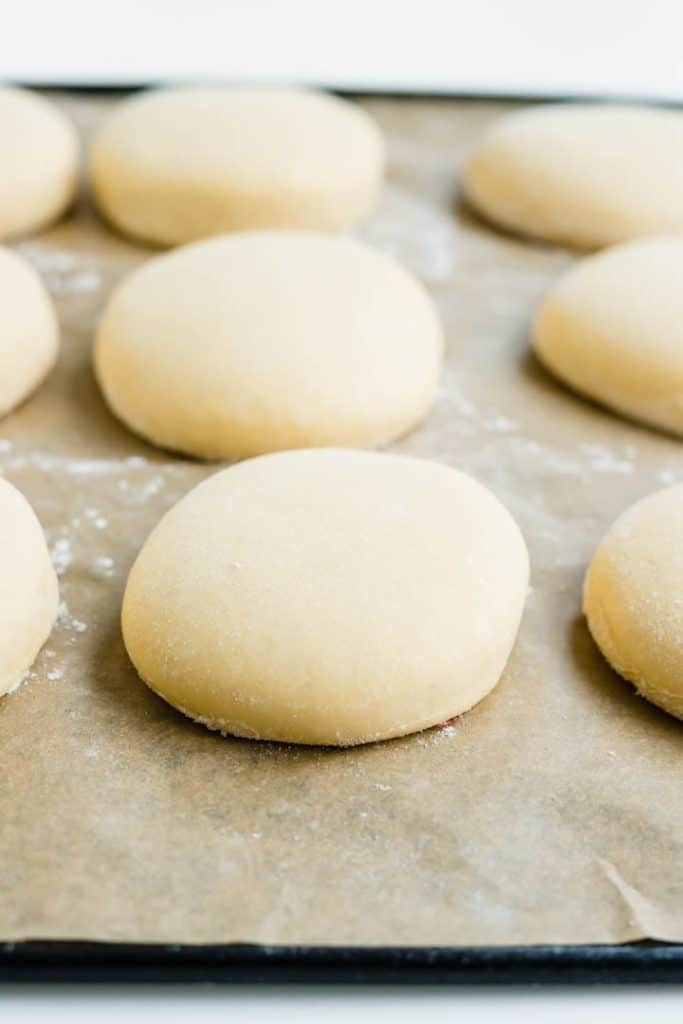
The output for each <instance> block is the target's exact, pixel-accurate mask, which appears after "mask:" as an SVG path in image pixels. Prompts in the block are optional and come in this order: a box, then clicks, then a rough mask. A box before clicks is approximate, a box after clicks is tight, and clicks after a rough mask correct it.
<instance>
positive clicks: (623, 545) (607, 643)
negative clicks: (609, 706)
mask: <svg viewBox="0 0 683 1024" xmlns="http://www.w3.org/2000/svg"><path fill="white" fill-rule="evenodd" d="M584 611H585V613H586V616H587V618H588V625H589V627H590V631H591V633H592V634H593V637H594V639H595V641H596V643H597V645H598V647H599V648H600V650H601V651H602V653H603V654H604V656H605V657H606V658H607V660H608V661H609V663H610V664H611V665H612V667H613V668H614V669H616V671H617V672H619V673H620V674H621V675H622V676H624V678H625V679H628V680H630V681H631V682H632V683H633V684H634V685H635V687H636V689H637V690H638V692H639V693H640V694H641V696H643V697H645V698H647V700H649V701H652V703H653V704H658V705H659V707H661V708H664V710H665V711H668V712H669V713H670V714H672V715H676V716H677V717H678V718H683V484H677V485H676V486H675V487H668V488H667V489H666V490H663V491H658V492H657V493H656V494H652V495H650V496H649V497H647V498H644V499H643V500H642V501H639V502H637V503H636V504H635V505H632V506H631V508H629V509H628V510H627V511H626V512H624V513H623V514H622V515H621V516H619V518H618V519H617V520H616V522H615V523H614V524H613V525H612V526H611V527H610V529H609V530H608V531H607V534H606V535H605V537H604V538H603V540H602V542H601V544H600V546H599V547H598V550H597V552H596V553H595V556H594V558H593V561H592V563H591V566H590V569H589V570H588V575H587V576H586V582H585V585H584Z"/></svg>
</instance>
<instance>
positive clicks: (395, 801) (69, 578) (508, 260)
mask: <svg viewBox="0 0 683 1024" xmlns="http://www.w3.org/2000/svg"><path fill="white" fill-rule="evenodd" d="M59 101H60V103H61V104H62V105H63V106H64V108H65V109H66V110H68V111H69V113H70V114H72V115H73V116H74V117H75V118H76V120H77V121H78V123H79V125H80V126H81V127H82V129H83V132H84V134H86V135H87V133H88V131H89V130H90V129H91V128H92V126H93V125H94V124H95V123H96V122H97V120H98V119H99V117H100V116H101V115H102V114H104V113H105V111H106V109H107V108H108V107H110V106H111V105H112V104H113V102H115V101H114V100H113V99H112V98H102V97H78V96H62V97H59ZM363 105H364V106H366V107H367V109H369V110H370V111H371V113H372V114H373V115H374V116H375V117H376V118H377V119H378V121H379V123H380V125H381V127H382V128H383V130H384V131H385V133H386V135H387V138H388V141H389V148H390V173H389V184H388V187H387V189H386V193H385V196H384V199H383V202H382V206H381V208H380V210H379V211H378V213H377V215H376V216H375V217H374V218H373V220H372V222H371V223H370V224H369V225H368V226H367V227H366V228H365V229H363V231H362V232H361V234H362V235H363V236H364V237H365V238H366V239H367V240H368V241H369V242H370V243H371V244H373V245H376V246H378V247H379V248H382V249H384V250H385V251H389V252H392V253H394V254H395V255H397V256H398V257H399V258H400V259H402V260H403V261H404V262H405V263H406V264H407V265H408V266H409V267H411V268H412V269H413V270H414V271H415V272H416V273H417V274H418V275H419V276H420V277H421V278H422V279H423V280H424V281H425V282H426V283H427V284H428V285H429V287H430V288H431V290H432V292H433V294H434V297H435V299H436V301H437V303H438V305H439V308H440V311H441V315H442V317H443V319H444V322H445V325H446V334H447V347H448V358H447V366H446V370H445V373H444V377H443V383H442V388H441V392H440V396H439V400H438V402H437V404H436V407H435V409H434V410H433V412H432V414H431V416H430V418H429V420H428V421H427V422H426V423H425V424H424V426H423V427H422V428H421V429H420V430H418V431H416V432H415V433H414V434H412V435H411V436H410V437H408V438H406V439H404V440H402V441H401V442H399V443H397V444H395V445H392V446H391V447H392V450H396V451H402V452H405V453H409V454H412V455H415V456H419V457H424V458H431V459H436V460H438V461H441V462H444V463H447V464H450V465H453V466H458V467H461V468H463V469H465V470H467V471H468V472H470V473H472V474H473V475H475V476H476V477H477V478H478V479H480V480H481V481H483V482H484V483H486V484H487V485H488V486H489V487H491V488H492V490H493V491H494V492H495V493H496V494H497V495H498V496H499V497H500V498H501V499H502V500H503V501H504V502H505V503H506V504H507V506H508V507H509V508H510V510H511V511H512V512H513V514H514V515H515V516H516V518H517V519H518V521H519V523H520V525H521V527H522V529H523V531H524V534H525V537H526V539H527V543H528V545H529V548H530V552H531V560H532V586H531V590H530V594H529V599H528V603H527V610H526V614H525V617H524V622H523V625H522V629H521V632H520V636H519V640H518V643H517V645H516V648H515V651H514V653H513V655H512V658H511V660H510V663H509V666H508V669H507V670H506V672H505V675H504V677H503V680H502V682H501V683H500V685H499V686H498V687H497V689H496V690H495V691H494V692H493V694H492V695H491V696H490V697H488V698H487V699H486V700H485V701H484V702H483V703H482V704H481V705H479V706H478V707H477V708H475V709H474V710H473V711H471V712H469V713H468V714H466V715H465V716H463V717H462V718H461V719H459V720H458V721H457V722H455V723H454V724H452V725H449V726H447V727H445V728H441V729H434V730H431V731H429V732H426V733H423V734H421V735H418V736H413V737H408V738H405V739H400V740H395V741H392V742H390V743H385V744H379V745H374V746H367V747H361V748H355V749H351V750H343V751H342V750H314V749H307V748H296V747H287V746H283V745H276V744H259V743H253V742H249V741H242V740H232V739H224V738H222V737H220V736H217V735H216V734H212V733H210V732H208V731H206V730H205V729H203V728H201V727H200V726H196V725H193V724H192V723H191V722H190V721H188V720H187V719H185V718H183V717H182V716H181V715H179V714H177V713H176V712H174V711H173V710H172V709H171V708H169V707H168V706H166V705H165V704H164V703H163V702H162V701H161V700H159V699H158V698H156V697H155V696H154V695H153V694H152V693H151V692H150V691H149V690H147V688H146V687H145V686H143V685H142V683H140V682H139V680H138V679H137V677H136V674H135V672H134V670H133V669H132V667H131V666H130V665H129V663H128V661H127V658H126V655H125V651H124V648H123V644H122V641H121V635H120V631H119V626H118V615H119V607H120V601H121V596H122V591H123V587H124V584H125V578H126V573H127V571H128V568H129V567H130V564H131V562H132V560H133V558H134V557H135V554H136V552H137V551H138V549H139V547H140V545H141V544H142V542H143V540H144V538H145V537H146V535H147V533H148V532H149V530H150V529H151V528H152V527H153V525H154V524H155V523H156V522H157V520H158V519H159V517H160V515H161V514H162V513H163V512H164V511H165V510H166V509H167V508H168V507H169V506H170V505H172V504H173V503H174V502H175V501H177V500H178V499H179V498H180V497H181V496H182V495H183V494H184V493H185V492H186V491H187V490H188V489H189V488H190V487H191V486H193V485H194V484H195V483H197V482H198V481H199V480H200V479H202V478H203V477H204V476H206V475H207V474H209V473H211V472H213V471H215V469H216V468H218V466H217V465H216V464H212V465H205V464H200V463H195V462H190V461H187V460H184V459H180V458H173V457H170V456H169V455H168V454H167V453H164V452H160V451H157V450H155V449H153V448H151V447H149V446H147V445H145V444H144V443H143V442H142V441H140V440H139V439H137V438H135V437H133V436H132V435H131V434H129V433H128V432H127V431H126V430H125V429H124V428H123V427H121V426H119V425H118V424H117V423H116V421H115V420H114V419H113V418H112V417H111V415H110V414H109V413H108V412H107V410H106V408H105V406H104V404H103V402H102V400H101V398H100V396H99V394H98V391H97V387H96V385H95V383H94V381H93V378H92V374H91V371H90V366H89V352H90V346H91V342H92V334H93V329H94V326H95V324H96V322H97V318H98V316H99V313H100V311H101V308H102V305H103V303H104V301H105V300H106V297H107V295H108V294H109V292H110V291H111V288H112V287H113V285H114V284H115V283H116V282H117V281H118V280H119V279H120V277H121V275H122V274H124V273H125V272H126V271H127V270H128V269H130V268H131V267H133V266H135V265H138V264H139V263H141V262H142V261H143V260H144V259H146V258H147V257H148V256H149V252H148V251H145V250H143V249H140V248H137V247H135V246H133V245H130V244H129V243H127V242H125V241H123V240H121V239H118V238H116V237H115V236H113V235H111V234H110V233H109V232H108V231H107V229H106V228H105V227H103V226H102V225H101V224H99V222H98V221H97V219H96V218H95V217H94V215H93V214H92V213H91V212H90V210H89V209H88V206H87V202H86V201H84V202H82V203H81V206H80V207H79V209H78V211H77V212H76V214H75V215H74V216H73V217H72V218H70V219H69V220H67V221H65V222H63V223H62V224H60V225H58V226H57V227H55V228H53V229H52V230H50V231H49V232H47V233H46V234H44V235H42V236H41V237H40V238H34V239H30V240H27V241H25V242H22V243H20V244H19V245H18V246H17V248H18V249H19V250H20V251H21V252H22V253H24V255H25V256H26V257H27V258H28V259H30V260H31V262H32V263H33V264H34V265H35V266H36V267H37V268H38V270H39V271H40V272H41V274H42V275H43V278H44V280H45V281H46V283H47V285H48V287H49V288H50V290H51V292H52V294H53V296H54V298H55V300H56V302H57V305H58V308H59V313H60V320H61V325H62V353H61V357H60V361H59V365H58V367H57V369H56V371H55V372H54V373H53V374H52V376H51V377H50V379H49V381H48V382H47V383H46V384H45V385H44V386H43V388H41V390H40V391H39V392H38V393H37V394H36V395H35V396H34V397H33V398H32V399H31V400H29V401H28V402H27V403H26V404H25V405H24V406H23V407H22V408H21V409H19V410H18V411H17V412H15V413H14V414H12V415H11V416H9V417H7V418H6V419H5V420H3V421H2V422H1V423H0V467H1V468H2V472H3V474H4V475H5V476H6V477H7V478H8V479H9V480H11V481H12V482H13V483H15V484H16V485H17V486H18V487H20V488H21V489H22V490H23V491H24V493H25V494H26V495H27V496H28V498H29V499H30V501H31V502H32V503H33V505H34V507H35V509H36V511H37V513H38V515H39V517H40V519H41V521H42V523H43V525H44V527H45V529H46V532H47V535H48V539H49V543H50V547H51V550H52V553H53V558H54V561H55V564H56V566H57V568H58V571H59V574H60V583H61V589H62V606H61V610H60V617H59V621H58V623H57V625H56V627H55V629H54V631H53V634H52V636H51V637H50V639H49V641H48V643H47V644H46V646H45V648H44V650H43V651H42V653H41V655H40V656H39V658H38V660H37V661H36V664H35V666H34V668H33V670H32V672H31V674H30V676H29V678H28V679H27V680H26V681H25V682H24V684H23V685H22V687H21V688H20V689H19V690H18V691H17V692H16V693H14V694H12V695H11V696H9V697H7V698H5V699H3V700H2V701H0V939H4V940H10V941H14V940H20V939H35V938H41V939H98V940H109V941H130V942H162V943H227V942H245V941H246V942H260V943H273V944H278V943H284V944H307V945H324V944H340V945H343V944H346V945H411V946H417V945H433V946H437V945H441V946H454V945H455V946H458V945H512V944H531V943H589V942H592V943H602V942H619V941H626V940H633V939H639V938H643V937H651V938H659V939H666V940H681V939H683V876H682V873H681V871H680V863H681V849H682V846H683V809H682V808H681V803H680V801H679V799H678V794H679V779H680V771H681V751H682V750H683V725H681V723H679V722H677V721H675V720H674V719H671V718H668V717H667V716H665V715H664V714H663V713H661V712H659V711H657V710H656V709H655V708H653V707H650V706H649V705H647V704H646V703H645V702H644V701H642V700H641V699H640V698H639V697H637V696H636V695H635V693H634V692H633V690H632V688H631V687H630V686H629V685H628V684H626V683H625V682H623V681H621V680H620V679H619V677H618V676H616V675H615V674H614V673H612V672H611V671H610V670H609V669H608V667H607V666H606V664H605V663H604V662H603V661H602V659H601V657H600V655H599V654H598V653H597V651H596V649H595V647H594V646H593V644H592V642H591V640H590V638H589V636H588V633H587V630H586V627H585V624H584V623H583V621H582V620H581V618H580V615H579V608H580V585H581V578H582V575H583V572H584V569H585V566H586V563H587V561H588V559H589V558H590V554H591V552H592V550H593V548H594V546H595V544H596V543H597V541H598V539H599V537H600V535H601V534H602V532H603V531H604V529H605V528H606V527H607V526H608V524H609V523H610V522H611V521H612V519H613V518H614V517H615V516H616V515H617V514H618V513H619V512H620V511H621V510H622V509H623V508H624V507H625V506H626V505H628V504H629V503H631V502H632V501H634V500H635V499H637V498H639V497H641V496H642V495H644V494H646V493H648V492H650V491H652V490H654V489H656V488H657V487H660V486H663V485H665V484H667V483H670V482H673V481H675V480H681V479H683V462H682V461H681V457H680V451H681V449H680V443H678V442H676V441H675V440H672V439H669V438H667V437H665V436H663V435H658V434H655V433H653V432H650V431H648V430H646V429H645V428H642V427H638V426H636V425H631V424H628V423H626V422H624V421H621V420H619V419H617V418H616V417H614V416H612V415H611V414H609V413H607V412H604V411H602V410H600V409H598V408H597V407H594V406H592V405H590V404H589V403H587V402H585V401H583V400H581V399H579V398H576V397H574V396H573V395H571V394H570V393H568V392H566V391H564V390H563V389H562V388H561V387H560V386H559V385H557V384H556V383H555V382H553V381H552V380H551V379H550V377H548V376H547V375H546V374H545V373H544V371H543V370H542V369H541V368H540V367H539V366H538V365H537V364H536V363H535V361H534V360H533V358H531V357H530V356H529V353H528V325H529V320H530V317H531V316H532V314H533V310H534V308H535V306H536V304H537V303H538V300H539V298H540V297H541V295H542V294H543V292H544V289H545V288H546V287H547V286H548V284H549V283H550V282H552V281H553V280H554V279H555V278H556V276H557V274H558V273H559V272H561V271H562V270H563V269H564V268H565V267H566V266H568V265H569V264H570V263H571V262H572V260H573V259H574V258H575V257H574V256H573V255H572V254H570V253H568V252H564V251H561V250H558V249H553V248H548V247H543V246H540V245H534V244H530V243H527V242H522V241H520V240H516V239H513V238H512V237H508V236H504V235H501V234H497V233H495V232H494V231H493V230H491V229H490V228H488V227H487V226H485V225H483V224H482V223H480V222H478V221H476V220H475V218H474V217H473V216H472V215H470V214H468V213H467V212H466V211H464V210H462V209H461V208H460V207H459V205H458V203H457V182H456V177H457V167H458V164H459V162H460V161H461V159H462V157H463V155H464V154H465V152H466V151H467V150H468V148H469V147H470V146H471V144H472V142H473V141H474V140H475V139H476V138H477V137H478V135H479V134H480V132H481V131H482V129H483V128H484V127H485V126H486V125H487V124H488V123H489V122H490V121H491V120H492V119H493V118H494V117H496V116H498V115H499V114H500V113H501V112H503V111H507V110H509V109H511V106H512V105H510V104H508V105H504V104H495V103H479V102H469V103H468V102H456V101H411V100H395V99H394V100H387V99H382V100H377V99H376V100H367V101H364V103H363Z"/></svg>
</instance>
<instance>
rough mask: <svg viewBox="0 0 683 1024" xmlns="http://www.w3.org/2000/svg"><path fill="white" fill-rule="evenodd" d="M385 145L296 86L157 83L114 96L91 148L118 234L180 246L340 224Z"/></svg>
mask: <svg viewBox="0 0 683 1024" xmlns="http://www.w3.org/2000/svg"><path fill="white" fill-rule="evenodd" d="M383 170H384V145H383V142H382V138H381V136H380V134H379V131H378V130H377V128H376V127H375V125H374V123H373V122H372V121H371V119H370V118H369V117H368V115H367V114H365V113H364V111H362V110H361V109H360V108H359V107H357V106H355V105H354V104H352V103H348V102H346V101H345V100H341V99H336V98H335V97H333V96H326V95H324V94H322V93H315V92H306V91H304V90H300V89H284V88H264V87H234V86H227V87H226V86H222V87H213V88H184V89H165V90H159V91H156V92H148V93H146V94H144V95H143V96H142V97H136V98H134V99H132V100H128V101H126V102H125V103H122V104H121V105H120V106H119V108H118V109H117V110H116V111H115V113H114V114H112V115H111V117H109V118H108V120H107V121H105V123H104V124H103V126H102V128H101V130H100V132H99V133H98V135H97V136H96V138H95V141H94V144H93V146H92V150H91V174H92V182H93V188H94V190H95V197H96V199H97V202H98V203H99V206H100V208H101V210H102V212H103V213H104V214H105V216H106V217H108V218H109V220H110V221H111V222H112V223H113V224H114V225H116V227H118V228H119V229H120V230H122V231H124V232H125V233H127V234H129V235H133V236H134V237H137V238H141V239H144V240H146V241H148V242H152V243H157V244H161V245H179V244H181V243H183V242H191V241H194V240H196V239H198V238H203V237H205V236H207V235H216V234H220V233H221V232H224V231H234V230H241V229H244V228H262V227H263V228H268V227H272V228H287V227H300V228H319V229H320V230H324V231H337V230H341V229H344V228H347V227H351V226H353V225H354V224H357V223H358V222H360V221H362V220H363V219H364V218H365V217H366V216H367V215H368V213H369V212H370V211H371V210H372V208H373V206H374V205H375V202H376V200H377V196H378V192H379V188H380V185H381V181H382V176H383Z"/></svg>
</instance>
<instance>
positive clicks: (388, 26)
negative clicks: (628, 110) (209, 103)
mask: <svg viewBox="0 0 683 1024" xmlns="http://www.w3.org/2000/svg"><path fill="white" fill-rule="evenodd" d="M0 78H6V79H9V80H16V81H22V82H25V83H34V84H45V83H49V84H60V83H61V84H70V85H127V84H139V83H144V82H155V81H178V80H184V81H188V80H202V79H203V80H208V79H223V80H267V79H269V80H280V81H297V82H307V83H314V84H321V85H328V86H332V87H337V88H352V89H353V88H355V89H362V90H372V89H380V90H388V91H404V92H411V91H422V92H447V93H448V92H451V93H473V94H477V93H488V94H505V93H512V94H516V95H576V96H579V95H584V96H585V95H619V96H630V97H649V98H653V99H664V100H674V101H681V100H683V2H681V0H644V2H643V0H639V2H630V0H564V2H557V0H508V2H505V0H468V2H466V3H465V2H458V0H450V2H447V0H414V2H410V3H406V2H405V0H391V2H388V0H345V2H344V0H334V2H332V0H279V2H275V0H246V2H239V0H237V2H229V0H223V2H220V3H219V2H215V0H212V2H209V0H182V2H181V0H163V2H162V0H137V2H135V3H133V2H131V0H99V2H98V0H88V2H84V0H78V2H77V0H45V2H42V3H39V2H37V0H0ZM370 1017H372V1019H373V1022H377V1024H382V1022H384V1021H391V1022H392V1024H400V1022H402V1021H411V1022H413V1021H415V1019H416V1017H417V1018H418V1020H422V1019H426V1020H427V1021H429V1022H431V1021H446V1020H448V1021H457V1022H469V1021H474V1020H476V1021H477V1024H492V1022H498V1021H505V1022H506V1024H507V1022H515V1021H524V1022H525V1024H534V1022H536V1021H538V1022H543V1024H549V1022H551V1021H552V1022H555V1021H557V1022H564V1021H571V1022H572V1024H577V1022H582V1021H600V1022H606V1024H607V1022H611V1021H619V1022H620V1024H628V1022H631V1021H634V1022H635V1021H638V1022H641V1021H644V1020H648V1021H677V1022H680V1021H681V1019H682V1018H683V995H682V994H681V993H680V992H679V990H677V989H665V988H661V989H656V988H641V989H637V990H628V989H623V988H622V989H601V990H596V989H593V990H588V989H586V990H580V989H576V988H574V989H546V990H533V989H527V990H505V989H499V990H489V991H484V990H481V989H480V990H476V991H475V990H471V989H465V990H463V989H460V990H459V989H446V988H443V989H438V990H436V989H401V990H397V989H395V990H390V989H386V988H382V989H373V990H366V989H353V990H352V989H346V990H338V989H312V988H309V989H300V988H296V989H282V988H279V989H278V988H263V987H262V988H260V989H258V990H257V989H249V988H234V989H219V988H207V987H202V988H196V989H191V988H186V987H183V988H172V989H167V990H164V989H161V988H153V989H150V988H144V989H139V988H125V987H123V986H120V987H117V988H116V989H105V988H99V989H98V988H94V989H93V988H90V989H80V990H78V989H74V988H67V989H56V988H47V989H17V988H10V989H4V990H0V1019H1V1020H2V1024H10V1022H12V1024H13V1022H14V1021H17V1022H22V1021H28V1020H38V1019H41V1020H44V1019H49V1021H50V1022H51V1024H61V1022H67V1021H68V1022H69V1024H76V1022H79V1021H81V1020H83V1021H85V1020H88V1021H91V1020H96V1021H114V1020H116V1021H120V1020H121V1019H122V1018H123V1019H124V1020H125V1019H130V1020H138V1019H145V1020H149V1021H150V1022H153V1021H164V1024H174V1022H176V1021H182V1022H183V1024H186V1022H188V1021H189V1022H190V1024H192V1022H193V1021H197V1022H198V1024H203V1022H209V1021H218V1020H220V1021H227V1020H231V1019H237V1018H238V1019H245V1020H246V1019H248V1020H249V1021H250V1022H251V1021H256V1022H270V1021H278V1022H286V1021H294V1020H297V1021H302V1022H307V1021H315V1022H316V1024H317V1022H320V1021H325V1022H326V1021H331V1022H336V1021H340V1020H349V1019H354V1018H358V1019H359V1020H361V1021H363V1020H365V1019H369V1018H370Z"/></svg>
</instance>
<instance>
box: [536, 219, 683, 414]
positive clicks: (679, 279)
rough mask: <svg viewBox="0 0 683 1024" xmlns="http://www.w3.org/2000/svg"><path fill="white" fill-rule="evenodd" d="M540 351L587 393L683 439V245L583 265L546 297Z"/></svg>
mask: <svg viewBox="0 0 683 1024" xmlns="http://www.w3.org/2000/svg"><path fill="white" fill-rule="evenodd" d="M534 347H535V349H536V352H537V354H538V356H539V357H540V359H541V360H542V361H543V362H544V363H545V365H546V366H547V367H548V368H549V369H550V370H551V371H552V372H553V373H554V374H556V375H557V376H558V377H560V378H561V379H562V380H563V381H565V382H566V383H567V384H569V385H570V386H571V387H573V388H574V389H575V390H576V391H578V392H580V393H581V394H584V395H588V396H589V397H590V398H594V399H596V400H597V401H599V402H602V403H604V405H606V406H609V407H610V408H611V409H615V410H616V411H617V412H621V413H624V414H625V415H627V416H631V417H633V418H634V419H638V420H642V421H643V422H645V423H651V424H653V425H654V426H657V427H660V428H663V429H665V430H669V431H672V432H674V433H677V434H683V238H665V239H661V238H660V239H649V240H644V241H640V242H631V243H629V244H627V245H621V246H616V247H615V248H614V249H610V250H608V251H607V252H603V253H599V254H598V255H596V256H591V257H589V258H588V259H585V260H583V261H582V262H581V263H579V264H578V265H577V266H576V268H574V269H573V270H570V271H569V272H568V273H567V274H566V275H565V276H564V277H563V278H561V279H560V281H559V282H558V284H556V285H555V287H554V288H552V289H551V291H550V293H549V294H548V296H547V297H546V299H545V301H544V303H543V305H542V307H541V309H540V312H539V315H538V317H537V320H536V324H535V327H534Z"/></svg>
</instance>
